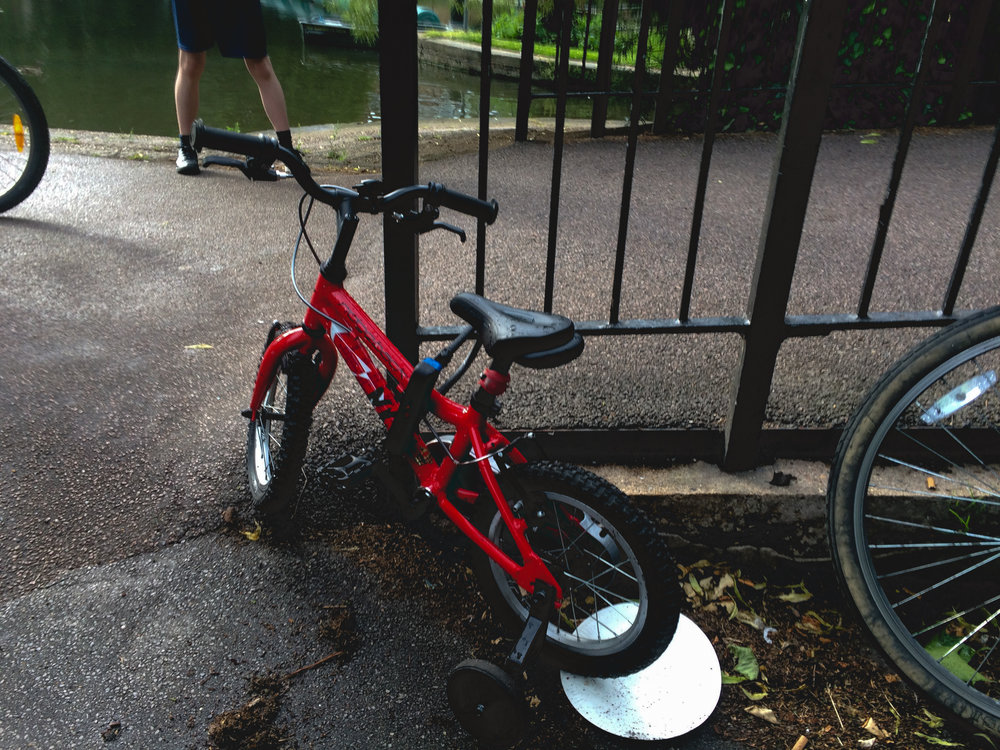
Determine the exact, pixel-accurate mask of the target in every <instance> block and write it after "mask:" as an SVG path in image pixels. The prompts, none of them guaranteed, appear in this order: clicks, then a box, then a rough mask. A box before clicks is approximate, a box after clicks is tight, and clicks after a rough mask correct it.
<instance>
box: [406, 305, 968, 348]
mask: <svg viewBox="0 0 1000 750" xmlns="http://www.w3.org/2000/svg"><path fill="white" fill-rule="evenodd" d="M973 312H974V311H973V310H966V311H964V312H959V313H955V312H952V313H950V314H947V315H945V314H944V313H942V312H941V311H940V310H915V311H911V312H891V313H870V314H869V315H868V316H867V317H865V318H859V317H858V316H857V315H854V314H853V313H834V314H829V315H787V316H785V319H784V324H783V327H784V332H785V338H788V339H796V338H810V337H813V336H827V335H829V334H831V333H834V332H835V331H881V330H891V329H912V328H939V327H942V326H945V325H948V324H949V323H953V322H955V321H956V320H961V319H962V318H964V317H966V316H967V315H970V314H972V313H973ZM574 326H575V327H576V330H577V331H579V332H580V333H581V334H583V335H584V336H621V335H630V334H636V333H644V334H684V333H740V334H742V333H746V331H747V330H748V329H749V327H750V320H749V319H748V318H744V317H739V316H735V315H730V316H718V317H705V318H691V319H690V320H686V321H682V320H678V319H677V318H632V319H629V320H621V321H619V322H617V323H608V322H607V321H603V320H577V321H574ZM462 330H464V326H462V325H447V326H420V327H418V328H417V337H418V338H419V339H420V340H421V341H446V340H451V339H454V338H455V337H456V336H458V334H459V333H461V332H462Z"/></svg>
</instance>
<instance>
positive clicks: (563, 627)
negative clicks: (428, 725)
mask: <svg viewBox="0 0 1000 750" xmlns="http://www.w3.org/2000/svg"><path fill="white" fill-rule="evenodd" d="M194 140H195V143H196V145H197V147H199V148H200V147H206V146H207V147H209V148H213V149H218V150H223V151H229V152H235V153H240V154H243V155H245V156H246V157H247V158H248V160H249V159H255V160H260V161H262V162H264V163H271V162H272V161H274V160H281V161H282V162H284V163H285V165H286V166H287V167H288V169H289V170H290V171H291V174H292V176H293V177H294V178H295V179H296V180H297V181H298V183H299V184H300V185H301V186H302V188H303V190H304V191H305V195H303V197H302V201H301V202H300V205H299V219H300V227H301V229H300V234H299V241H298V242H297V243H296V252H295V255H296V256H297V254H298V250H299V248H300V247H301V244H302V242H303V240H305V241H306V243H307V244H308V245H309V246H310V247H312V245H311V242H310V241H309V237H308V234H307V232H306V223H307V221H308V218H309V216H310V215H311V212H312V209H313V207H314V205H315V202H319V203H322V204H325V205H327V206H330V207H331V208H332V209H334V210H335V211H336V213H337V228H338V231H337V237H336V240H335V242H334V247H333V250H332V252H331V254H330V256H329V257H328V258H327V259H326V260H325V261H320V258H319V257H318V256H316V260H317V262H318V263H319V274H318V277H317V279H316V284H315V287H314V289H313V292H312V295H311V297H310V298H309V299H308V300H306V299H305V297H304V296H303V295H302V294H301V293H300V295H299V296H300V297H302V299H303V301H304V302H306V308H307V309H306V313H305V318H304V320H303V322H302V323H301V324H300V325H293V324H279V323H275V324H274V326H273V327H272V328H271V331H270V333H269V335H268V337H267V342H266V345H265V348H264V353H263V355H262V357H261V362H260V368H259V370H258V372H257V378H256V382H255V383H254V388H253V395H252V397H251V400H250V407H249V409H247V410H246V411H245V412H244V414H245V416H247V417H248V418H249V420H250V425H249V433H248V440H247V454H246V458H247V470H248V476H249V483H250V494H251V497H252V502H253V506H254V510H255V512H256V513H257V515H258V517H259V518H261V520H262V521H263V522H264V523H266V524H269V525H270V526H272V527H278V528H281V527H283V526H287V525H288V524H289V523H291V522H293V520H294V518H293V517H294V514H295V510H296V506H297V498H298V493H299V484H300V477H301V474H302V472H301V468H302V465H303V462H304V460H305V454H306V445H307V441H308V438H309V429H310V426H311V424H312V414H313V410H314V408H315V407H316V404H317V402H318V401H319V399H320V398H321V396H322V395H323V393H324V391H325V390H326V388H327V386H328V385H329V383H330V381H331V379H332V378H333V376H334V373H335V371H336V369H337V363H338V360H342V361H343V363H344V364H345V365H346V367H347V368H348V369H349V370H350V371H351V372H352V373H353V374H354V377H355V378H356V379H357V381H358V383H359V384H360V386H361V389H362V390H363V391H364V393H365V395H366V396H367V397H368V400H369V401H370V402H371V404H372V405H373V406H374V408H375V410H376V412H377V413H378V414H379V416H380V417H381V418H382V420H383V421H384V423H385V425H386V426H387V428H388V435H387V438H386V444H385V453H386V455H387V458H386V460H385V462H384V464H385V465H384V466H383V467H382V468H383V470H382V471H381V472H380V474H381V476H382V478H383V481H384V482H385V483H386V484H387V486H388V487H389V489H390V492H391V494H393V495H394V496H395V498H396V500H397V505H398V507H399V509H400V513H401V514H402V515H403V516H406V517H414V516H417V515H419V514H420V513H422V512H423V511H424V510H426V509H427V508H429V507H435V506H436V507H437V508H438V509H440V511H441V512H443V513H444V515H445V516H447V517H448V518H449V519H450V520H451V521H452V522H453V523H454V524H455V526H457V527H458V528H459V529H460V530H461V532H462V533H463V534H465V535H466V536H467V537H468V538H469V539H470V540H471V541H472V542H473V544H474V552H473V554H474V557H475V564H474V568H475V570H476V574H477V580H478V581H479V584H480V586H481V588H482V591H483V593H484V595H485V596H486V598H487V600H488V601H489V602H490V604H491V606H492V608H493V610H494V612H495V613H496V614H497V615H498V616H499V617H500V618H501V619H503V620H505V621H507V622H509V623H511V624H512V625H514V626H515V627H517V628H520V629H521V635H520V638H519V639H518V641H517V643H516V645H515V646H514V648H513V651H512V653H511V655H510V657H509V658H508V663H507V664H506V665H505V668H504V669H500V668H499V667H496V666H494V665H492V664H489V663H487V662H481V661H473V660H470V661H466V662H463V663H462V664H460V665H459V666H458V667H457V668H456V669H455V670H454V671H453V672H452V675H451V677H450V679H449V685H448V693H449V701H450V703H451V706H452V708H453V710H454V711H455V713H456V715H457V716H458V718H459V720H460V721H461V722H462V724H463V726H465V727H466V729H468V730H469V731H470V732H471V733H472V734H474V735H476V736H478V737H480V738H489V739H490V740H491V741H497V740H500V741H512V740H513V739H515V738H516V736H517V734H518V733H519V731H520V727H521V722H522V721H523V718H522V716H521V708H522V706H523V701H521V700H520V698H519V697H518V692H517V690H516V687H515V677H514V676H515V675H520V674H521V672H522V671H523V668H524V665H525V663H526V661H527V660H528V659H529V658H530V657H531V656H532V655H533V654H534V653H535V652H536V651H540V652H541V654H542V655H543V656H545V657H547V659H548V660H549V661H550V662H552V663H554V664H555V665H556V666H558V667H560V668H562V669H566V670H568V671H571V672H575V673H578V674H584V675H591V676H599V677H611V676H619V675H623V674H628V673H631V672H635V671H637V670H639V669H641V668H643V667H645V666H647V665H649V664H650V663H652V662H653V661H654V660H655V659H656V658H657V657H658V656H659V655H660V654H661V653H662V652H663V651H664V649H665V648H666V647H667V645H668V643H669V642H670V639H671V638H672V637H673V633H674V630H675V628H676V625H677V620H678V614H679V609H680V604H681V601H682V599H681V594H680V588H679V586H678V585H677V580H676V570H675V567H674V564H673V560H672V558H671V556H670V553H669V551H668V550H667V549H666V547H665V545H664V543H663V542H662V540H661V539H660V538H659V536H658V534H657V532H656V530H655V527H654V526H653V524H652V523H651V522H650V521H649V520H648V519H647V518H646V517H645V516H644V515H642V513H641V512H640V511H639V510H638V509H637V508H635V507H634V506H633V504H632V503H630V502H629V500H628V498H626V497H625V495H624V494H623V493H622V492H621V491H620V490H618V489H617V488H616V487H614V486H613V485H611V484H609V483H608V482H606V481H605V480H603V479H601V478H599V477H597V476H596V475H594V474H592V473H590V472H587V471H584V470H582V469H580V468H577V467H573V466H569V465H565V464H561V463H556V462H551V461H543V462H537V463H529V462H528V461H527V460H526V458H525V456H524V455H523V453H522V452H521V451H520V450H519V449H518V447H517V446H516V445H515V444H514V442H511V441H510V440H508V439H507V438H505V437H504V436H503V435H502V434H501V433H500V432H499V431H498V430H496V429H495V428H494V427H493V426H492V425H491V424H490V423H489V421H488V420H489V418H490V417H491V416H492V415H493V414H494V412H495V409H496V405H497V398H498V397H499V396H500V395H501V394H503V393H504V391H505V390H506V388H507V385H508V383H509V380H510V370H511V367H512V366H513V365H514V364H517V365H520V366H522V367H525V368H528V369H540V368H551V367H557V366H559V365H561V364H564V363H566V362H569V361H571V360H572V359H574V358H575V357H577V356H578V355H579V354H580V352H581V351H582V350H583V345H584V344H583V339H582V338H581V336H580V335H579V334H578V333H577V332H576V331H575V329H574V325H573V322H572V321H571V320H569V319H567V318H565V317H562V316H559V315H552V314H546V313H541V312H535V311H531V310H524V309H519V308H514V307H508V306H506V305H501V304H498V303H496V302H491V301H490V300H488V299H485V298H483V297H481V296H478V295H475V294H468V293H463V294H458V295H457V296H455V297H454V298H453V299H452V301H451V309H452V311H453V312H454V313H455V314H456V315H458V316H459V317H460V318H462V319H463V320H464V321H465V322H466V323H467V324H468V325H467V326H466V327H465V328H464V329H463V330H462V332H461V334H460V335H459V336H458V337H457V338H456V339H455V340H454V341H452V342H451V343H449V344H448V345H447V346H445V347H444V348H443V349H442V350H441V351H440V352H439V353H438V354H437V355H436V356H434V357H429V358H427V359H424V360H423V361H421V362H419V363H418V364H417V365H416V366H414V365H412V364H411V363H410V362H409V361H408V360H407V359H406V358H405V357H404V356H403V355H402V354H401V353H400V351H399V350H398V349H397V348H396V347H395V346H394V345H393V344H392V342H391V341H390V340H389V338H388V337H387V336H386V334H385V333H384V332H383V331H382V330H381V329H380V328H379V326H378V325H376V324H375V323H374V322H373V321H372V319H371V318H370V317H369V316H368V315H367V314H366V313H365V311H364V310H363V309H362V308H361V307H360V306H359V304H358V303H357V301H355V300H354V298H353V297H352V296H351V295H350V294H349V293H348V292H347V290H346V289H345V288H344V280H345V278H346V276H347V270H346V260H347V255H348V252H349V250H350V248H351V244H352V241H353V239H354V236H355V232H356V230H357V227H358V223H359V215H361V214H382V213H388V214H389V215H390V216H393V217H394V219H395V220H396V221H398V222H399V223H400V224H401V225H403V226H407V227H410V228H412V230H413V231H414V232H419V233H423V232H428V231H431V230H434V229H438V228H445V229H449V230H451V231H454V232H456V233H458V234H460V235H461V237H462V239H463V240H464V238H465V237H464V232H463V231H462V230H461V229H459V228H457V227H454V226H451V225H447V224H443V223H441V222H439V221H438V216H439V208H440V207H445V208H449V209H453V210H455V211H458V212H460V213H464V214H467V215H469V216H473V217H476V218H478V219H482V220H483V221H485V222H486V223H492V222H493V221H494V220H495V218H496V216H497V211H498V206H497V204H496V202H495V201H489V202H487V201H482V200H479V199H478V198H474V197H472V196H469V195H464V194H462V193H458V192H455V191H452V190H448V189H447V188H445V187H443V186H441V185H437V184H433V183H432V184H428V185H414V186H411V187H404V188H401V189H398V190H393V191H391V192H386V191H385V189H384V187H383V185H382V184H381V183H380V182H378V181H374V180H368V181H365V182H363V183H361V184H360V185H358V186H356V187H355V188H354V189H347V188H342V187H336V186H328V185H322V186H321V185H319V184H318V183H317V182H316V181H315V180H314V179H313V178H312V176H311V174H310V171H309V168H308V167H307V166H306V165H305V163H304V162H303V161H302V159H301V157H300V156H299V155H298V154H297V153H295V152H293V151H290V150H287V149H284V148H282V147H280V146H279V145H278V143H277V142H276V141H274V140H271V139H268V138H265V137H263V136H248V135H240V134H237V133H231V132H228V131H223V130H217V129H214V128H208V127H205V126H204V125H203V124H201V123H196V127H195V138H194ZM415 206H419V207H418V208H416V207H415ZM313 254H314V255H315V250H314V251H313ZM294 275H295V274H294V260H293V283H294ZM473 339H475V344H474V345H472V350H471V351H470V352H469V353H468V355H467V356H466V358H465V361H464V363H462V364H461V365H460V366H458V367H457V368H456V371H455V372H454V374H452V375H451V376H450V377H449V378H448V380H447V381H446V382H444V383H442V384H440V385H438V380H439V376H440V375H441V373H442V371H443V370H444V369H445V368H446V367H448V365H449V363H450V361H451V359H452V358H453V356H454V355H455V354H456V353H457V352H458V351H459V350H460V349H461V348H462V347H463V345H464V344H465V343H466V342H469V341H470V340H473ZM480 348H481V349H482V350H485V352H486V354H487V356H488V358H489V359H490V363H489V365H488V366H487V367H486V368H485V370H484V371H483V373H482V376H481V377H480V380H479V384H478V387H477V388H476V390H475V393H474V394H473V396H472V398H471V400H470V401H469V403H467V404H462V403H458V402H456V401H453V400H451V399H450V398H448V397H447V395H446V394H447V392H448V390H449V389H450V388H451V386H452V385H453V384H454V383H455V382H456V381H457V380H458V378H460V377H461V376H462V375H463V374H464V373H465V372H466V371H467V370H468V368H469V367H470V366H471V364H472V362H473V361H474V359H475V357H476V356H477V354H478V352H479V351H480ZM341 464H342V465H340V466H339V467H337V471H339V472H341V473H342V474H344V475H345V476H346V475H349V474H352V473H354V472H357V471H362V470H365V469H367V468H369V467H368V464H369V460H368V459H364V458H354V457H352V458H351V460H350V461H345V462H341Z"/></svg>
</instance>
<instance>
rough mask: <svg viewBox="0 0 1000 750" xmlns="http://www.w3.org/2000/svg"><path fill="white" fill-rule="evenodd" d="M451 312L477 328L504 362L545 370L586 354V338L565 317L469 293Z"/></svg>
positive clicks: (454, 302) (456, 301)
mask: <svg viewBox="0 0 1000 750" xmlns="http://www.w3.org/2000/svg"><path fill="white" fill-rule="evenodd" d="M451 310H452V312H453V313H455V314H456V315H458V316H459V317H460V318H462V319H463V320H465V321H466V322H467V323H469V324H470V325H472V326H473V327H474V328H475V329H476V332H477V334H478V335H479V340H480V341H481V342H482V344H483V348H484V349H486V353H487V354H489V355H490V356H491V357H493V358H494V359H496V360H499V361H502V362H517V363H518V364H521V365H524V366H526V367H531V368H534V369H541V368H546V367H555V366H556V365H560V364H563V363H565V362H568V361H570V360H571V359H573V358H574V357H576V356H578V355H579V354H580V352H581V351H583V338H582V337H581V336H579V335H578V334H577V333H576V329H575V327H574V325H573V321H572V320H570V319H569V318H564V317H563V316H562V315H553V314H551V313H544V312H538V311H537V310H525V309H522V308H519V307H509V306H507V305H501V304H499V303H497V302H492V301H491V300H488V299H486V298H485V297H481V296H480V295H478V294H470V293H468V292H462V293H461V294H457V295H455V297H453V298H452V300H451Z"/></svg>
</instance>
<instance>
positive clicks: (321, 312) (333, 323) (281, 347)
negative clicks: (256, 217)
mask: <svg viewBox="0 0 1000 750" xmlns="http://www.w3.org/2000/svg"><path fill="white" fill-rule="evenodd" d="M292 351H301V352H303V353H307V354H308V353H311V352H314V351H317V352H319V361H318V367H319V372H320V375H321V376H322V378H323V382H324V383H328V382H329V381H330V379H331V378H332V377H333V375H334V372H335V371H336V369H337V359H338V352H339V355H340V357H341V358H342V359H343V360H344V363H345V364H346V365H347V368H348V369H349V370H350V371H351V372H352V373H354V377H355V378H356V379H357V381H358V384H359V385H360V386H361V389H362V390H363V391H364V393H365V395H366V396H367V397H368V400H369V401H370V402H371V403H372V406H373V407H374V408H375V411H376V412H377V413H378V415H379V416H380V417H381V418H382V420H383V422H385V424H386V426H387V427H388V426H391V424H392V419H393V416H394V415H395V413H396V409H397V408H398V406H399V404H398V401H397V398H396V392H395V391H394V390H393V389H392V388H391V387H389V384H388V383H387V380H386V377H385V376H383V374H382V371H381V370H380V369H379V368H378V367H376V366H375V364H374V362H373V361H372V358H371V354H370V352H371V353H373V354H374V355H375V357H376V358H377V359H378V361H379V362H380V363H381V364H382V365H383V366H384V367H385V370H386V373H387V374H388V376H389V378H391V379H392V380H393V381H394V382H395V383H398V384H399V385H400V387H405V385H406V383H407V382H409V379H410V375H411V374H412V373H413V365H411V364H410V362H409V361H408V360H407V359H406V358H405V357H404V356H403V355H402V354H401V353H400V351H399V349H397V348H396V347H395V346H394V345H393V343H392V342H391V341H390V340H389V338H388V336H386V335H385V333H384V332H383V331H382V329H381V328H379V327H378V325H376V324H375V322H374V321H372V319H371V318H370V317H369V316H368V314H367V313H365V311H364V310H363V309H362V308H361V307H360V305H358V303H357V301H355V299H354V298H353V297H352V296H351V295H350V293H348V291H347V290H346V289H344V287H343V285H342V284H335V283H333V282H331V281H329V280H327V279H326V278H325V277H324V276H323V275H322V274H320V275H319V277H318V278H317V281H316V286H315V288H314V289H313V293H312V298H311V299H310V302H309V308H308V309H307V311H306V315H305V319H304V321H303V324H302V326H300V327H297V328H293V329H290V330H288V331H286V332H285V333H283V334H281V335H280V336H278V337H277V338H276V339H274V341H272V342H271V344H270V345H269V346H268V347H267V349H266V351H265V352H264V356H263V358H262V359H261V364H260V368H259V369H258V371H257V380H256V382H255V384H254V389H253V396H252V398H251V401H250V412H251V418H256V416H257V411H258V410H259V409H260V405H261V403H263V400H264V396H265V394H266V392H267V389H268V387H269V385H270V383H271V382H272V381H273V379H274V376H275V373H276V372H277V369H278V365H279V363H280V362H281V359H282V357H284V355H285V354H287V353H289V352H292ZM504 387H505V386H504ZM497 395H499V394H497ZM431 402H432V411H433V412H434V414H435V415H436V416H437V417H438V418H439V419H441V420H443V421H444V422H447V423H448V424H450V425H452V427H454V430H455V432H454V438H453V440H452V443H451V448H450V450H448V451H445V456H444V457H443V458H442V460H441V463H437V462H436V461H435V460H434V458H433V457H432V456H431V453H430V451H429V450H428V448H427V445H426V443H424V441H423V440H422V438H421V437H420V436H419V435H416V436H415V438H416V445H415V447H414V449H413V452H412V454H411V455H410V456H409V460H410V464H411V466H412V468H413V471H414V473H415V474H416V476H417V481H418V482H419V483H420V486H421V487H422V488H424V489H425V490H427V491H428V492H429V493H430V495H431V496H432V497H433V498H434V499H435V500H436V501H437V504H438V507H439V508H441V510H442V511H443V512H444V514H445V515H446V516H447V517H448V518H449V519H451V521H452V522H453V523H454V524H455V525H456V526H457V527H458V528H459V529H460V530H461V531H462V533H464V534H465V535H466V536H468V537H469V538H470V539H471V540H472V541H473V542H474V543H475V544H476V545H477V546H478V547H480V549H482V550H483V552H485V553H486V554H487V555H489V557H490V559H492V560H493V561H494V562H496V564H497V565H499V566H500V567H501V568H502V569H503V570H504V571H505V572H506V573H507V574H508V575H510V576H511V577H512V578H513V579H514V580H515V581H516V582H517V584H518V586H520V587H521V588H522V589H524V590H525V591H528V592H534V590H535V583H536V582H537V581H543V582H545V583H547V584H549V585H550V586H552V587H553V588H554V589H555V592H556V602H557V606H558V603H559V601H560V600H561V598H562V589H561V588H560V586H559V584H558V582H557V581H556V579H555V577H554V576H553V575H552V573H551V571H549V569H548V567H547V566H546V565H545V563H544V562H543V561H542V559H541V558H540V557H539V556H538V555H537V554H536V553H535V551H534V550H533V549H532V548H531V545H530V544H529V543H528V540H527V538H526V537H525V533H524V532H525V530H526V529H527V523H526V522H525V521H524V520H523V519H520V518H516V517H515V516H514V513H513V511H512V510H511V508H510V506H509V505H508V503H507V502H506V500H505V499H504V496H503V492H502V491H501V489H500V483H499V482H498V481H497V476H496V473H495V472H494V471H493V469H492V468H491V466H490V461H489V458H490V456H492V455H494V454H496V453H497V452H499V451H500V450H502V449H504V448H505V447H507V446H509V445H510V442H509V441H508V440H507V439H506V438H505V437H504V436H503V435H502V434H500V432H499V431H497V430H496V429H495V428H494V427H493V426H492V425H490V424H489V423H488V422H487V421H486V417H485V416H484V415H483V414H481V413H480V412H478V411H477V410H475V409H474V408H472V407H471V406H468V405H466V406H463V405H461V404H459V403H457V402H455V401H452V400H451V399H449V398H447V397H446V396H443V395H441V394H440V393H438V392H437V391H434V392H433V393H432V395H431ZM467 451H468V452H469V453H470V454H471V456H472V460H473V461H474V462H475V463H477V464H478V467H479V473H480V474H481V476H482V479H483V482H484V484H485V485H486V489H487V490H488V492H489V493H490V495H491V496H492V497H493V499H494V502H495V503H496V506H497V509H498V510H499V512H500V515H501V517H502V518H503V522H504V523H505V524H506V526H507V528H508V529H509V531H510V534H511V538H512V539H513V540H514V544H515V545H516V547H517V551H518V553H519V555H520V556H521V559H522V560H523V563H518V562H517V561H515V560H514V559H512V558H511V557H510V556H509V555H507V554H506V553H505V552H504V551H503V550H501V549H500V548H499V547H497V545H496V544H494V543H493V542H492V541H490V540H489V539H488V538H487V537H486V536H485V535H483V534H482V533H481V532H480V531H479V530H478V529H477V528H476V527H475V526H474V525H473V524H472V522H470V521H469V519H468V518H466V517H465V515H464V514H463V513H462V512H461V511H460V510H459V509H458V508H456V507H455V505H454V504H453V503H452V502H451V500H449V499H448V496H447V493H446V488H447V487H448V483H449V482H450V481H451V479H452V476H453V475H454V473H455V470H456V469H457V468H458V465H459V464H458V463H457V462H456V460H455V458H454V457H455V456H463V455H466V452H467ZM509 455H510V456H511V458H512V459H513V460H514V461H515V462H517V463H524V462H525V459H524V457H523V456H522V455H521V453H520V452H519V451H517V449H514V448H512V449H510V451H509ZM467 495H468V496H467V497H463V493H462V491H461V490H460V491H459V492H458V497H459V498H460V499H462V500H465V501H468V502H473V501H474V500H475V499H476V497H477V496H478V494H477V493H472V492H467Z"/></svg>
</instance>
